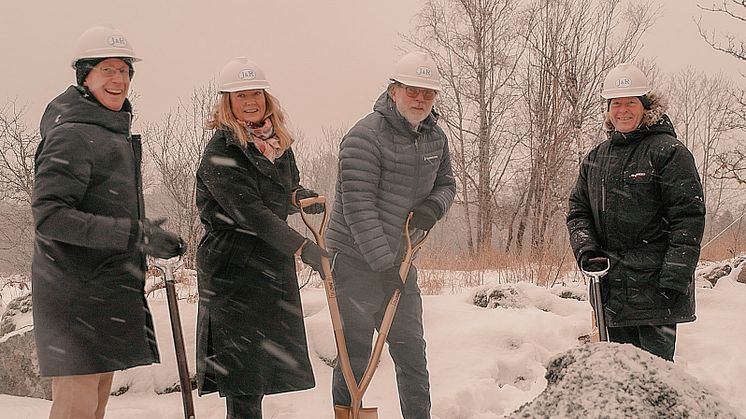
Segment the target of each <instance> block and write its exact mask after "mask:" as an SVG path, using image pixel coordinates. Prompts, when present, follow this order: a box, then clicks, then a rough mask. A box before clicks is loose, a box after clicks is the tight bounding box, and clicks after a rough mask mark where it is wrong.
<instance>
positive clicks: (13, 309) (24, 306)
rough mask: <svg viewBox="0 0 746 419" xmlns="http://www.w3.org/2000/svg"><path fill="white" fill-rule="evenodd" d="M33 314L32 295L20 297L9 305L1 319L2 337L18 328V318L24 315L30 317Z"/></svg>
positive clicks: (0, 330)
mask: <svg viewBox="0 0 746 419" xmlns="http://www.w3.org/2000/svg"><path fill="white" fill-rule="evenodd" d="M30 312H31V294H26V295H24V296H23V297H18V298H16V299H14V300H11V302H9V303H8V307H6V310H5V313H3V315H2V317H1V318H0V336H3V335H5V334H6V333H10V332H12V331H14V330H16V328H17V327H18V322H17V320H18V319H17V317H20V316H22V315H24V317H28V316H30Z"/></svg>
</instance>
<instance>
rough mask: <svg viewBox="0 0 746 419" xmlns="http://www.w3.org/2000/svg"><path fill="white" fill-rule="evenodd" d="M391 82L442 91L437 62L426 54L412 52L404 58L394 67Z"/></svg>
mask: <svg viewBox="0 0 746 419" xmlns="http://www.w3.org/2000/svg"><path fill="white" fill-rule="evenodd" d="M390 79H391V80H395V81H398V82H399V83H401V84H406V85H407V86H414V87H423V88H425V89H433V90H436V91H440V90H442V89H443V87H442V86H441V84H440V73H439V72H438V66H436V65H435V61H433V59H432V58H430V56H429V55H427V54H425V53H424V52H410V53H409V54H407V55H405V56H403V57H402V58H401V59H400V60H399V62H397V63H396V66H395V67H394V73H393V74H392V75H391V77H390Z"/></svg>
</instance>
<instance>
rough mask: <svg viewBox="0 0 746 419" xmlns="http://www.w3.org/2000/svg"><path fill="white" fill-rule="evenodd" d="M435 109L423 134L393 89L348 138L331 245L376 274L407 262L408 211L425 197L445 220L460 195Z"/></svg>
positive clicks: (341, 160) (342, 156) (342, 157)
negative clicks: (404, 256)
mask: <svg viewBox="0 0 746 419" xmlns="http://www.w3.org/2000/svg"><path fill="white" fill-rule="evenodd" d="M436 122H437V115H436V114H435V113H434V112H433V113H432V114H431V115H429V116H428V118H427V119H425V121H423V122H422V123H421V126H420V129H419V130H418V131H415V130H414V129H413V128H412V127H411V126H410V125H409V123H408V122H407V121H406V120H405V119H404V117H402V116H401V115H400V114H399V113H398V111H397V110H396V107H395V104H394V102H393V101H392V100H391V98H390V97H389V95H388V93H387V92H384V93H383V94H382V95H381V96H380V97H379V98H378V100H377V102H376V104H375V106H374V111H373V112H372V113H370V114H369V115H367V116H366V117H365V118H363V119H362V120H360V121H359V122H358V123H357V124H355V126H354V127H352V129H350V131H349V132H348V133H347V135H345V137H344V138H343V139H342V142H341V144H340V149H339V166H338V175H337V186H336V196H335V201H334V209H333V212H332V215H331V221H330V224H329V229H328V232H327V235H326V239H327V243H328V245H329V248H330V249H332V250H334V251H338V252H341V253H344V254H346V255H348V256H350V257H353V258H355V259H357V260H360V261H364V262H365V263H367V265H368V266H369V267H370V269H372V270H374V271H382V270H385V269H388V268H390V267H392V266H394V264H395V263H398V262H401V257H402V254H403V238H402V231H403V227H404V221H405V219H406V217H407V214H408V213H409V212H410V211H411V210H412V209H413V208H414V207H415V206H417V205H419V204H421V203H422V202H423V201H425V200H430V201H432V202H434V203H435V204H436V205H437V207H438V209H439V214H438V216H439V218H440V217H442V216H443V215H444V214H445V213H446V212H447V211H448V209H449V208H450V206H451V204H452V202H453V199H454V196H455V194H456V183H455V180H454V178H453V172H452V169H451V159H450V154H449V151H448V140H447V138H446V135H445V133H444V132H443V130H442V129H441V128H440V127H438V126H437V124H436Z"/></svg>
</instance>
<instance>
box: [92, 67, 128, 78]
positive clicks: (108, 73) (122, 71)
mask: <svg viewBox="0 0 746 419" xmlns="http://www.w3.org/2000/svg"><path fill="white" fill-rule="evenodd" d="M93 69H94V70H98V71H100V72H101V74H103V75H104V77H109V78H111V77H114V76H116V75H117V74H119V75H120V76H122V78H123V79H125V80H129V78H130V68H129V66H125V67H122V68H119V69H116V68H114V67H93Z"/></svg>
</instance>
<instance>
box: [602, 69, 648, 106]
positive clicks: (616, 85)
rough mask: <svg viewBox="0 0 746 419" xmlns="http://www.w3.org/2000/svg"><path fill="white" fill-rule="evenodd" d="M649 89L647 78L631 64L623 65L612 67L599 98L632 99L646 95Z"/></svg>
mask: <svg viewBox="0 0 746 419" xmlns="http://www.w3.org/2000/svg"><path fill="white" fill-rule="evenodd" d="M650 90H651V87H650V83H649V82H648V78H647V77H646V76H645V74H643V72H642V71H640V69H639V68H637V67H635V65H634V64H632V63H623V64H619V65H618V66H616V67H614V68H613V69H611V71H609V74H608V75H607V76H606V79H605V80H604V89H603V90H602V91H601V96H603V98H604V99H614V98H618V97H634V96H642V95H646V94H648V93H649V92H650Z"/></svg>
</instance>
